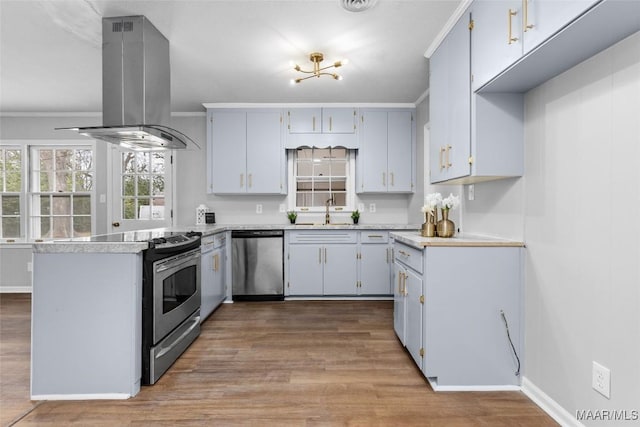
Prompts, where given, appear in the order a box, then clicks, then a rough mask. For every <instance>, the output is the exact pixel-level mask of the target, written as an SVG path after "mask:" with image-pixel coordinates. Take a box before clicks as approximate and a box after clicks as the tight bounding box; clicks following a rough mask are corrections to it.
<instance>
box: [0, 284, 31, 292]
mask: <svg viewBox="0 0 640 427" xmlns="http://www.w3.org/2000/svg"><path fill="white" fill-rule="evenodd" d="M32 289H33V288H32V287H31V286H0V294H30V293H31V290H32Z"/></svg>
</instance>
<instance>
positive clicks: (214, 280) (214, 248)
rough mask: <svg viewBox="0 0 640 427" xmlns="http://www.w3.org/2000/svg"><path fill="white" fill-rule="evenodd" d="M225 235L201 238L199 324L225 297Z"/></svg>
mask: <svg viewBox="0 0 640 427" xmlns="http://www.w3.org/2000/svg"><path fill="white" fill-rule="evenodd" d="M226 240H227V237H226V233H219V234H215V235H213V236H207V237H203V238H202V247H201V251H202V262H201V270H200V271H201V280H200V287H201V295H202V304H201V306H200V318H201V323H202V322H204V321H205V320H206V318H207V317H208V316H209V315H210V314H211V313H212V312H213V311H214V310H215V309H216V308H217V307H218V306H219V305H220V304H221V303H222V301H224V299H225V297H226V280H225V279H226V277H225V276H226V258H227V257H226V253H227V250H226Z"/></svg>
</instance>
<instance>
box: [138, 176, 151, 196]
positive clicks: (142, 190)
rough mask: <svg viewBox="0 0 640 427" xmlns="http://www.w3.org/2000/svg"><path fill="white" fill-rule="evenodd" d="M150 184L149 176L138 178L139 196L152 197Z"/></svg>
mask: <svg viewBox="0 0 640 427" xmlns="http://www.w3.org/2000/svg"><path fill="white" fill-rule="evenodd" d="M149 185H150V182H149V177H147V176H138V196H150V195H151V191H150V188H149Z"/></svg>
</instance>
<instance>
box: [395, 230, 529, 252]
mask: <svg viewBox="0 0 640 427" xmlns="http://www.w3.org/2000/svg"><path fill="white" fill-rule="evenodd" d="M391 237H392V238H394V239H395V240H396V241H398V242H402V243H405V244H407V245H409V246H412V247H414V248H416V249H423V248H425V247H427V246H466V247H483V246H516V247H523V246H524V242H519V241H516V240H508V239H500V238H496V237H486V236H479V235H472V234H456V235H454V236H453V237H447V238H444V237H422V236H421V235H420V231H394V232H392V233H391Z"/></svg>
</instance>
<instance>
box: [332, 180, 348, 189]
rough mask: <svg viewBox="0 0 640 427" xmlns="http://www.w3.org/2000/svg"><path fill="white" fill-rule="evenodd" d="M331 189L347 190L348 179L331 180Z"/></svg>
mask: <svg viewBox="0 0 640 427" xmlns="http://www.w3.org/2000/svg"><path fill="white" fill-rule="evenodd" d="M331 191H347V180H346V179H340V178H338V179H332V180H331Z"/></svg>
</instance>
